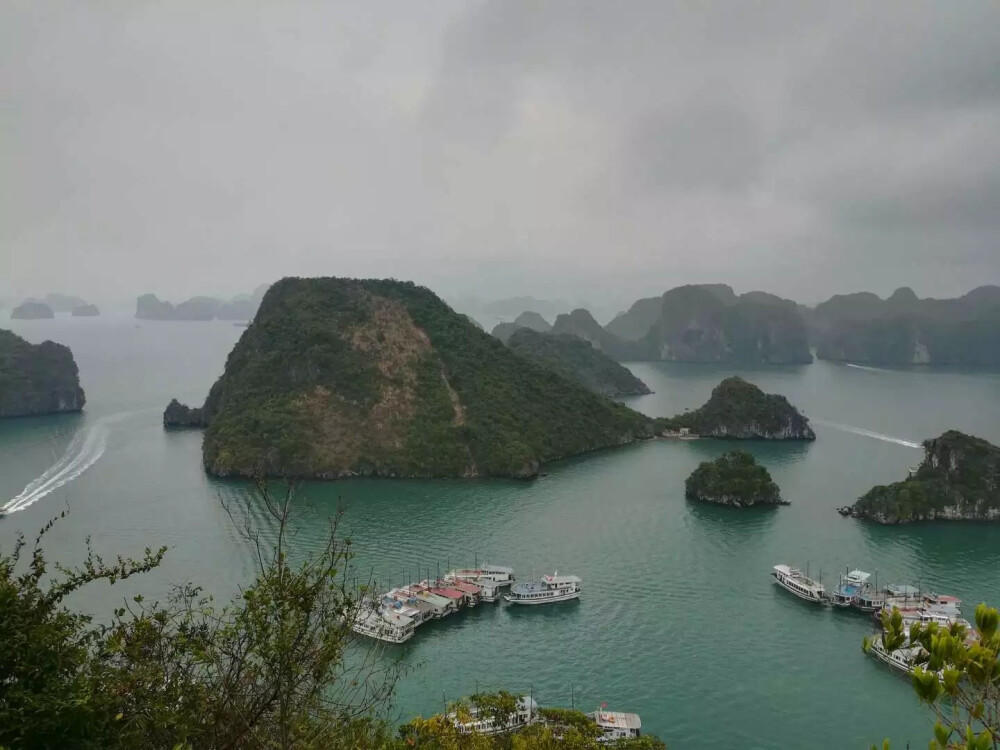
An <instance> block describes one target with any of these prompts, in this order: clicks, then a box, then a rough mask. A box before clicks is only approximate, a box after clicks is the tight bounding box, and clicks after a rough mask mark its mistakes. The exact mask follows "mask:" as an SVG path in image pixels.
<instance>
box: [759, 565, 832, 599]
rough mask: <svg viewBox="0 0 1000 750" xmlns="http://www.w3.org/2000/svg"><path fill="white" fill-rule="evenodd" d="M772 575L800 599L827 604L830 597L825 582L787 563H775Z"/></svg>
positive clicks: (778, 582)
mask: <svg viewBox="0 0 1000 750" xmlns="http://www.w3.org/2000/svg"><path fill="white" fill-rule="evenodd" d="M771 577H772V578H773V579H774V580H775V582H776V583H777V584H778V585H779V586H781V588H783V589H785V590H786V591H790V592H791V593H793V594H795V596H797V597H799V598H800V599H805V600H806V601H807V602H816V603H817V604H826V603H827V602H828V601H829V598H828V597H827V595H826V589H825V588H823V584H822V583H819V582H817V581H814V580H813V579H812V578H810V577H809V576H807V575H805V574H804V573H803V572H802V571H801V570H799V569H797V568H791V567H789V566H787V565H775V566H774V570H773V571H772V572H771Z"/></svg>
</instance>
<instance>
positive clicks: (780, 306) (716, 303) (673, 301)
mask: <svg viewBox="0 0 1000 750" xmlns="http://www.w3.org/2000/svg"><path fill="white" fill-rule="evenodd" d="M606 333H607V334H608V335H613V336H615V337H616V338H618V339H620V340H623V341H624V342H625V343H629V344H632V346H631V347H629V348H628V352H629V354H630V355H631V357H632V358H633V359H643V360H666V361H673V362H733V363H741V364H781V365H790V364H808V363H810V362H812V353H811V352H810V351H809V340H808V331H807V329H806V324H805V320H804V319H803V317H802V315H801V312H800V310H799V307H798V305H796V304H795V303H794V302H792V301H791V300H786V299H782V298H781V297H776V296H775V295H773V294H767V293H765V292H747V293H746V294H743V295H740V296H737V295H736V294H735V293H734V292H733V290H732V289H731V288H730V287H729V286H726V285H725V284H695V285H690V286H680V287H676V288H674V289H671V290H669V291H667V292H666V293H664V294H663V295H662V296H661V297H652V298H648V299H641V300H639V301H637V302H636V303H635V304H633V305H632V307H631V308H630V309H629V310H628V312H625V313H622V314H621V315H619V316H617V317H616V318H615V319H614V320H612V321H611V322H610V323H608V325H607V328H606ZM605 349H607V350H609V352H610V350H611V349H612V347H610V346H606V347H605Z"/></svg>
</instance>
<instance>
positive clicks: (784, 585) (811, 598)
mask: <svg viewBox="0 0 1000 750" xmlns="http://www.w3.org/2000/svg"><path fill="white" fill-rule="evenodd" d="M771 578H773V579H774V582H775V583H776V584H778V585H779V586H781V588H783V589H784V590H785V591H787V592H788V593H789V594H793V595H795V596H797V597H798V598H799V599H802V600H803V601H806V602H813V603H814V604H826V603H827V600H826V599H821V598H819V597H818V596H812V595H809V594H806V593H803V592H801V591H797V590H796V589H794V588H792V587H791V586H789V585H788V584H787V583H785V582H784V581H783V580H781V579H780V578H779V577H778V576H776V575H775V574H774V573H772V574H771Z"/></svg>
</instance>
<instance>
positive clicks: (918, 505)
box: [851, 430, 1000, 523]
mask: <svg viewBox="0 0 1000 750" xmlns="http://www.w3.org/2000/svg"><path fill="white" fill-rule="evenodd" d="M851 514H852V515H855V516H859V517H862V518H876V519H878V520H880V521H882V522H884V523H906V522H908V521H919V520H924V519H934V518H956V519H961V518H967V519H977V520H978V519H982V520H987V519H992V520H1000V448H998V447H997V446H995V445H992V444H991V443H989V442H987V441H985V440H983V439H981V438H977V437H972V436H971V435H965V434H963V433H961V432H958V431H956V430H949V431H948V432H946V433H944V434H943V435H941V436H940V437H938V438H935V439H934V440H926V441H924V460H923V461H922V462H921V464H920V466H919V467H918V468H917V471H916V474H915V475H914V476H912V477H910V478H908V479H906V480H904V481H902V482H894V483H893V484H890V485H878V486H876V487H873V488H872V489H870V490H869V491H868V492H866V493H865V494H864V495H862V496H861V498H860V499H859V500H858V502H857V503H855V504H854V506H853V507H852V508H851Z"/></svg>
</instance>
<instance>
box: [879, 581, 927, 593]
mask: <svg viewBox="0 0 1000 750" xmlns="http://www.w3.org/2000/svg"><path fill="white" fill-rule="evenodd" d="M885 590H886V592H887V593H889V594H892V595H893V596H916V595H917V594H919V593H920V589H918V588H917V587H916V586H910V585H908V584H905V583H890V584H888V585H887V586H886V587H885Z"/></svg>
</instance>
